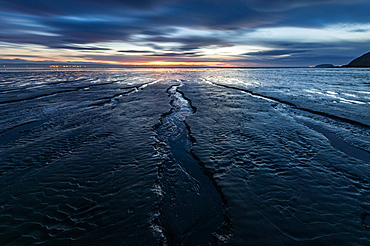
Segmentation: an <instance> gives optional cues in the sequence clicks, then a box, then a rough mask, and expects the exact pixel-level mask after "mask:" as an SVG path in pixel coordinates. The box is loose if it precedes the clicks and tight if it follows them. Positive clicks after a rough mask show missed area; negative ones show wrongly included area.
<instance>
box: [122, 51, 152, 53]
mask: <svg viewBox="0 0 370 246" xmlns="http://www.w3.org/2000/svg"><path fill="white" fill-rule="evenodd" d="M119 52H122V53H153V51H147V50H120V51H119Z"/></svg>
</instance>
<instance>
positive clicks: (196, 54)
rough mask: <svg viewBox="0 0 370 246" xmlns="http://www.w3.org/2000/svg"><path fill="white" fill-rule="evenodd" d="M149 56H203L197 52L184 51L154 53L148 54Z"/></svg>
mask: <svg viewBox="0 0 370 246" xmlns="http://www.w3.org/2000/svg"><path fill="white" fill-rule="evenodd" d="M147 56H153V57H176V56H178V57H199V56H202V55H200V54H198V53H196V52H183V53H173V52H169V53H163V54H152V55H147Z"/></svg>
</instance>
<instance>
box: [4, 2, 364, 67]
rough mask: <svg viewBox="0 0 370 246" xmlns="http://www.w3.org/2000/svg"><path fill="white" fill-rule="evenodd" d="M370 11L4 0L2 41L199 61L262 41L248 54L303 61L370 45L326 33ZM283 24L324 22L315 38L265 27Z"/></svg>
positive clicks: (333, 5) (317, 5) (360, 5)
mask: <svg viewBox="0 0 370 246" xmlns="http://www.w3.org/2000/svg"><path fill="white" fill-rule="evenodd" d="M369 12H370V5H369V4H368V1H364V0H352V1H351V2H348V1H347V0H335V1H334V0H302V1H296V0H228V1H227V2H225V1H223V0H197V1H195V0H142V1H137V0H105V1H101V0H53V1H50V0H37V1H30V0H12V1H9V0H0V25H1V29H0V42H1V41H2V42H6V43H9V44H22V45H23V44H36V45H41V46H46V47H49V48H50V50H51V51H53V50H65V51H66V52H70V53H72V52H77V53H78V52H80V53H79V54H82V55H84V54H87V53H88V51H93V52H101V53H104V52H107V53H110V52H114V51H116V52H119V53H121V55H124V54H125V53H126V54H130V55H127V56H130V59H132V58H136V59H139V56H141V57H145V58H140V59H144V60H146V59H148V57H149V58H150V57H152V59H153V57H165V58H166V59H170V58H177V59H180V58H181V57H185V58H189V57H193V58H194V59H196V58H199V57H200V56H201V54H202V52H201V51H202V50H204V49H215V50H216V49H218V48H221V47H233V46H235V47H238V45H241V44H244V45H259V46H264V47H265V49H268V51H259V52H258V51H253V52H247V53H246V52H244V55H243V56H242V57H239V58H240V60H243V61H244V60H248V59H251V60H253V59H256V60H259V61H260V60H261V58H264V59H269V60H274V59H275V61H276V62H278V61H281V62H286V61H288V60H289V59H291V62H297V60H294V59H295V58H297V59H298V58H299V59H302V60H305V61H307V59H309V58H310V57H309V55H311V54H317V55H316V56H314V57H317V58H319V55H320V52H321V53H322V52H324V53H325V52H326V53H329V52H334V50H335V49H337V50H342V51H344V52H347V53H346V54H350V52H356V53H357V52H359V51H361V52H362V51H366V50H365V49H366V45H365V43H366V42H367V43H368V40H365V41H358V42H357V43H356V42H352V43H351V42H350V41H348V40H346V39H339V38H338V39H337V40H338V41H336V42H332V41H331V42H329V41H327V40H325V39H324V38H325V37H335V35H332V33H333V32H331V31H332V30H330V31H329V30H326V29H325V30H324V29H323V28H324V27H327V26H330V25H338V24H341V23H347V24H348V25H353V24H354V23H368V22H369V19H368V13H369ZM280 27H281V28H288V27H289V28H293V27H295V28H301V27H310V28H317V29H319V28H321V30H322V32H321V33H322V34H320V35H322V36H321V37H320V36H319V35H318V36H311V38H310V39H309V40H308V38H306V37H305V36H304V35H303V34H302V35H301V34H300V33H298V32H297V30H298V29H289V30H295V31H294V33H289V32H285V34H288V35H285V36H283V37H282V38H281V37H277V36H276V35H275V33H272V32H270V33H269V32H268V31H266V32H265V31H263V30H267V28H269V30H273V29H274V28H280ZM180 29H181V30H185V31H182V32H180V31H179V30H180ZM261 30H262V31H261ZM275 30H276V29H275ZM286 30H288V29H285V31H286ZM368 30H369V29H367V28H363V27H359V28H353V29H351V30H349V29H348V30H347V32H348V33H349V32H352V33H353V35H355V34H361V33H362V34H364V35H365V36H366V34H367V32H369V31H368ZM253 34H255V35H259V36H258V37H257V36H253ZM344 34H345V33H344ZM293 36H294V37H295V39H294V40H293V39H292V37H293ZM324 36H325V37H324ZM314 39H315V40H314ZM314 41H316V42H314ZM109 42H121V43H122V45H123V46H122V48H119V47H118V48H111V47H109V46H104V45H102V44H103V43H109ZM127 43H131V44H134V45H133V46H135V48H137V50H136V49H135V48H133V47H131V46H130V47H126V48H125V46H124V45H125V44H127ZM116 47H117V46H116ZM323 47H325V48H326V50H324V49H323ZM367 49H368V47H367ZM85 51H86V52H85ZM241 53H242V54H243V52H241ZM279 56H280V57H279ZM282 56H285V58H284V60H283V57H282ZM90 58H91V59H93V56H90ZM90 58H89V59H90ZM96 58H97V59H103V58H104V57H103V58H102V57H96ZM239 58H238V59H239ZM311 58H312V59H316V58H313V57H311ZM332 58H333V59H338V61H339V60H340V59H344V58H340V57H339V56H333V57H332ZM114 59H117V60H119V59H122V56H121V58H120V57H114ZM320 59H321V58H320Z"/></svg>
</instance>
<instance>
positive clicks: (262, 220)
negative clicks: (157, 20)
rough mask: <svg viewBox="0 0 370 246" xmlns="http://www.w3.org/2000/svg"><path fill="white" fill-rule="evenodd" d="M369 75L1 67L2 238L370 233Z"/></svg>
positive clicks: (164, 239) (262, 239) (116, 240)
mask: <svg viewBox="0 0 370 246" xmlns="http://www.w3.org/2000/svg"><path fill="white" fill-rule="evenodd" d="M369 72H370V70H369V69H286V68H284V69H127V70H96V71H84V70H81V71H34V72H31V71H24V72H2V73H0V111H1V114H0V163H1V165H0V172H1V176H0V185H1V186H2V187H1V193H0V202H1V205H0V206H1V207H0V209H1V213H0V228H1V230H0V243H1V244H2V245H19V244H47V245H50V244H52V245H107V244H110V245H218V244H225V245H338V244H342V245H368V244H369V243H370V231H369V228H370V223H369V220H370V219H369V218H370V215H369V214H370V194H369V188H370V187H369V181H368V180H369V178H370V171H369V165H370V162H369V155H370V131H369V129H370V115H369V110H368V109H369V104H370V79H369V76H368V74H369Z"/></svg>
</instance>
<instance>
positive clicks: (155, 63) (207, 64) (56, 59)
mask: <svg viewBox="0 0 370 246" xmlns="http://www.w3.org/2000/svg"><path fill="white" fill-rule="evenodd" d="M0 58H4V59H6V58H7V57H2V56H0ZM15 58H18V59H22V60H24V61H30V62H38V61H50V63H54V62H55V63H58V62H63V63H64V62H68V63H70V64H73V63H74V62H75V63H78V62H88V63H97V64H111V65H128V66H130V65H131V66H203V67H235V65H233V64H230V63H227V62H222V61H220V62H196V61H193V62H186V61H183V62H181V61H180V62H177V61H145V62H135V61H133V62H119V61H109V60H106V61H104V60H90V59H81V58H80V59H71V58H65V57H63V58H62V57H54V58H48V59H46V57H33V58H24V57H21V56H19V57H17V56H14V58H13V59H15Z"/></svg>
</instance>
